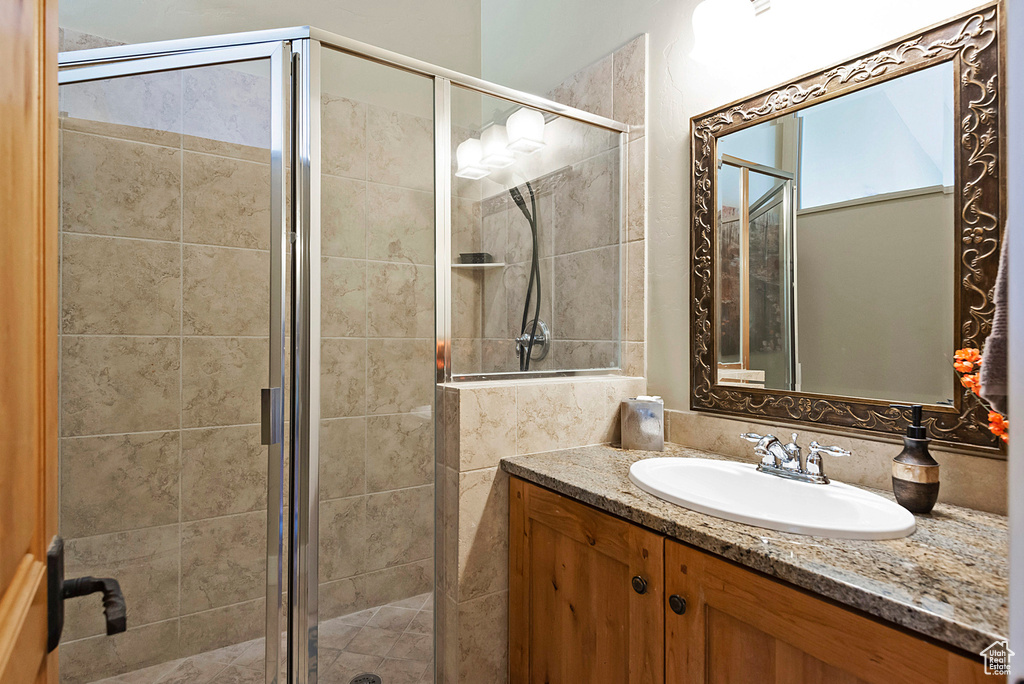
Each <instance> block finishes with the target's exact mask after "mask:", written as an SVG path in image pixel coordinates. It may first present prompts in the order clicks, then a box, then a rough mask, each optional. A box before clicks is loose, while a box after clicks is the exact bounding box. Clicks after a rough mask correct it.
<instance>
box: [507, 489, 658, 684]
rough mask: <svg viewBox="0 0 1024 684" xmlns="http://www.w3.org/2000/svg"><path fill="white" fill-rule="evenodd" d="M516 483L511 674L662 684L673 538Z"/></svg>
mask: <svg viewBox="0 0 1024 684" xmlns="http://www.w3.org/2000/svg"><path fill="white" fill-rule="evenodd" d="M510 482H511V484H510V492H509V493H510V497H509V508H510V513H511V518H510V520H509V534H510V540H511V549H510V552H511V553H510V559H511V568H510V576H509V609H510V620H509V643H510V649H511V650H510V653H509V656H510V658H509V659H510V662H509V669H510V674H511V681H513V682H530V683H531V684H533V683H536V684H583V683H586V684H627V683H628V684H661V682H662V681H663V678H664V671H665V664H664V625H665V621H664V620H665V619H664V614H663V610H664V609H663V606H664V603H665V602H664V596H663V592H662V588H663V586H664V571H663V566H662V562H663V560H664V538H663V537H661V536H660V535H657V534H655V533H653V532H650V531H648V530H645V529H643V528H642V527H637V526H636V525H631V524H630V523H628V522H625V521H624V520H620V519H618V518H615V517H613V516H610V515H607V514H606V513H602V512H601V511H598V510H597V509H594V508H591V507H590V506H586V505H584V504H581V503H579V502H576V501H573V500H572V499H569V498H566V497H564V496H560V495H558V494H555V493H553V492H550V491H548V490H546V489H542V488H540V487H537V486H534V485H531V484H529V483H526V482H524V481H522V480H520V479H517V478H512V479H511V480H510Z"/></svg>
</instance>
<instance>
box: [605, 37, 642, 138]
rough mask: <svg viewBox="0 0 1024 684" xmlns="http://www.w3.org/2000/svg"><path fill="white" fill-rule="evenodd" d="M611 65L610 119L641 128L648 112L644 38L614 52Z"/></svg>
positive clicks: (639, 38)
mask: <svg viewBox="0 0 1024 684" xmlns="http://www.w3.org/2000/svg"><path fill="white" fill-rule="evenodd" d="M612 62H613V65H612V72H613V73H612V99H613V107H612V111H613V116H612V118H614V119H615V120H616V121H622V122H624V123H628V124H629V125H630V126H641V127H642V126H643V125H644V124H645V123H646V111H647V108H646V106H645V98H646V95H647V93H646V85H647V84H646V80H647V35H646V34H644V35H640V36H637V37H636V38H634V39H633V40H632V41H630V42H629V43H626V45H625V46H623V47H621V48H619V49H618V50H616V52H615V54H614V55H613V56H612Z"/></svg>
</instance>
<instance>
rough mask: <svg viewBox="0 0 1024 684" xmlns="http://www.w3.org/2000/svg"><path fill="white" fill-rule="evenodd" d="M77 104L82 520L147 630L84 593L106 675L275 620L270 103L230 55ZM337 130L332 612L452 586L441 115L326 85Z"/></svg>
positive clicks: (75, 418)
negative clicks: (440, 581) (439, 231)
mask: <svg viewBox="0 0 1024 684" xmlns="http://www.w3.org/2000/svg"><path fill="white" fill-rule="evenodd" d="M62 98H63V99H62V109H63V110H64V111H65V112H67V116H65V117H64V118H63V119H62V128H61V134H62V136H63V140H62V160H61V161H62V174H63V179H62V197H61V201H62V226H61V246H62V254H61V280H62V283H61V286H62V287H61V294H62V302H61V307H62V308H61V314H62V315H61V355H62V357H61V372H60V374H61V411H62V416H61V436H62V439H61V454H60V462H61V466H60V467H61V493H60V507H61V534H62V535H63V536H64V537H65V538H66V540H67V575H68V576H69V577H74V576H78V575H87V574H89V575H96V576H112V577H115V578H117V579H118V580H119V581H120V582H121V585H122V588H123V589H124V593H125V597H126V601H127V604H128V620H129V627H130V628H129V630H128V632H126V633H125V634H122V635H117V636H114V637H107V636H105V635H104V634H103V631H104V628H103V621H102V612H101V610H100V606H99V601H98V600H95V601H93V600H90V599H80V600H78V601H72V602H69V603H68V604H67V626H66V629H65V632H64V643H63V645H62V647H61V671H62V678H63V680H64V681H66V682H85V681H91V680H94V679H98V678H101V677H106V676H110V675H113V674H117V673H120V672H125V671H129V670H134V669H137V668H140V667H145V666H148V665H152V664H154V663H158V662H162V661H166V660H171V659H174V658H178V657H181V656H185V655H189V654H194V653H199V652H202V651H205V650H209V649H213V648H217V647H220V646H224V645H227V644H232V643H238V642H241V641H245V640H248V639H251V638H254V637H257V636H260V635H261V634H262V631H263V622H264V600H263V598H262V597H263V595H264V592H265V570H264V568H265V549H266V546H265V529H266V513H265V506H266V503H265V502H266V468H267V465H266V449H265V447H262V446H261V445H260V431H259V426H258V424H257V421H258V419H259V412H258V409H259V403H258V397H259V388H260V387H262V386H264V385H265V383H266V374H267V372H266V369H267V353H268V352H267V338H266V330H267V311H268V301H269V299H268V298H269V293H268V287H267V280H268V271H269V253H268V251H267V250H268V247H269V228H268V226H269V166H268V161H269V154H268V152H267V150H266V143H267V140H268V133H267V126H266V121H267V112H268V111H269V109H268V100H267V98H268V89H267V84H266V81H265V79H261V78H260V77H259V76H255V75H253V74H249V73H245V72H242V71H237V70H230V69H224V68H206V69H198V70H191V71H187V72H184V73H177V72H172V73H166V74H157V75H151V76H142V77H132V78H129V79H123V80H120V81H115V82H111V83H101V84H96V85H91V86H85V87H80V86H71V87H69V88H65V89H64V92H63V93H62ZM104 121H115V122H119V123H101V122H104ZM125 122H127V123H125ZM323 122H324V169H323V170H324V172H325V175H324V177H323V189H324V192H323V253H324V257H323V260H322V268H323V311H322V317H323V338H324V339H323V341H322V347H321V349H322V379H321V383H322V417H323V422H322V431H321V472H320V485H321V500H322V503H321V514H320V519H321V520H320V524H321V531H320V542H321V544H320V579H321V588H320V609H321V613H320V614H321V617H323V618H324V619H327V618H330V617H333V616H334V615H339V614H342V613H347V612H352V611H355V610H361V609H363V608H367V607H370V606H376V605H380V604H382V603H386V602H389V601H392V600H395V599H399V598H404V597H407V596H413V595H417V594H421V593H423V592H426V591H429V590H430V588H431V586H432V575H433V561H432V551H433V549H432V545H431V538H432V534H433V484H432V475H433V473H432V472H431V463H432V457H433V456H432V451H433V419H432V408H431V401H432V394H431V392H432V384H433V337H432V334H433V330H432V321H433V293H432V285H433V267H432V260H433V256H432V249H433V219H432V215H433V214H432V210H433V209H432V207H433V205H432V193H431V190H432V174H431V168H432V167H431V160H432V142H431V135H432V132H431V125H430V122H429V120H427V119H422V118H417V117H414V116H411V115H408V114H404V113H399V112H394V111H390V110H384V109H382V108H379V107H374V106H371V105H367V104H363V103H359V102H355V101H352V100H346V99H344V98H340V97H333V96H326V97H325V98H324V102H323ZM129 124H131V125H129Z"/></svg>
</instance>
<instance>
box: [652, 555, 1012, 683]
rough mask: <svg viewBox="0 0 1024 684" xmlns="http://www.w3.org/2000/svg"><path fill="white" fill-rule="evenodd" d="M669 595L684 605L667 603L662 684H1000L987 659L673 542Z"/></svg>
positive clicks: (667, 579) (667, 578) (668, 557)
mask: <svg viewBox="0 0 1024 684" xmlns="http://www.w3.org/2000/svg"><path fill="white" fill-rule="evenodd" d="M665 594H666V600H667V601H668V600H670V599H671V598H672V597H673V596H675V597H680V598H683V599H685V601H686V607H685V611H684V612H683V613H682V614H681V615H679V614H676V613H675V612H674V611H673V610H672V609H671V606H668V603H666V606H667V607H666V610H665V673H666V676H665V684H690V683H691V682H716V683H717V682H735V683H736V684H740V683H741V682H742V683H746V682H758V683H760V684H776V683H777V684H790V683H792V684H895V683H896V682H905V683H906V684H971V683H973V682H979V683H980V682H983V681H984V682H996V681H999V678H997V677H986V676H985V674H984V669H983V668H982V665H981V663H980V662H976V661H974V660H971V659H969V658H967V657H965V656H962V655H960V654H958V653H954V652H952V651H950V650H948V649H945V648H943V647H941V646H939V645H937V644H935V643H932V642H930V641H928V640H926V639H923V638H919V637H916V636H913V635H912V634H910V633H908V632H905V631H903V630H901V629H898V628H896V627H892V626H890V625H887V624H885V623H883V622H880V621H878V620H875V619H873V618H870V617H867V616H864V615H862V614H860V613H858V612H855V611H853V610H850V609H847V608H843V607H842V606H839V605H837V604H835V603H832V602H831V601H828V600H825V599H821V598H818V597H816V596H814V595H812V594H810V593H808V592H805V591H803V590H801V589H797V588H795V587H793V586H791V585H788V584H785V583H783V582H779V581H778V580H774V579H771V578H769V577H766V576H764V575H762V574H760V573H758V572H754V571H752V570H747V569H745V568H743V567H741V566H739V565H736V564H735V563H731V562H729V561H727V560H723V559H722V558H719V557H718V556H714V555H712V554H709V553H706V552H704V551H699V550H697V549H695V548H693V547H690V546H686V545H685V544H680V543H679V542H676V541H673V540H671V539H666V540H665ZM674 603H675V605H676V606H677V607H678V606H679V602H678V601H674ZM1003 681H1005V679H1003Z"/></svg>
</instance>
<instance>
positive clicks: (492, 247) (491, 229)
mask: <svg viewBox="0 0 1024 684" xmlns="http://www.w3.org/2000/svg"><path fill="white" fill-rule="evenodd" d="M516 211H518V209H517V210H516ZM520 215H522V214H520ZM508 217H509V213H508V211H505V210H501V211H497V212H494V213H491V214H487V215H485V216H482V217H481V219H480V249H481V250H482V251H484V252H489V253H490V254H491V256H493V257H494V260H495V261H496V262H499V263H500V262H507V261H508V258H507V255H506V253H505V252H506V248H507V240H508ZM454 256H458V255H454Z"/></svg>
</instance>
